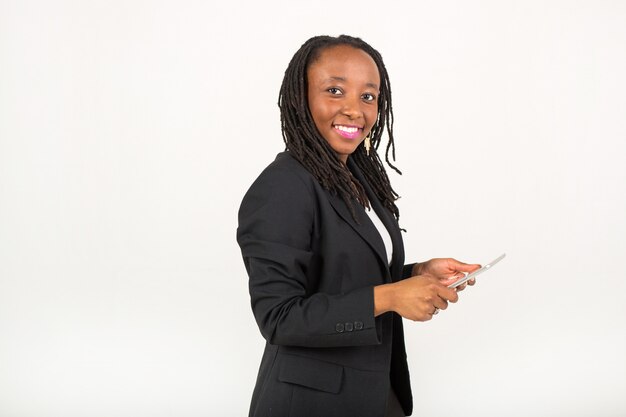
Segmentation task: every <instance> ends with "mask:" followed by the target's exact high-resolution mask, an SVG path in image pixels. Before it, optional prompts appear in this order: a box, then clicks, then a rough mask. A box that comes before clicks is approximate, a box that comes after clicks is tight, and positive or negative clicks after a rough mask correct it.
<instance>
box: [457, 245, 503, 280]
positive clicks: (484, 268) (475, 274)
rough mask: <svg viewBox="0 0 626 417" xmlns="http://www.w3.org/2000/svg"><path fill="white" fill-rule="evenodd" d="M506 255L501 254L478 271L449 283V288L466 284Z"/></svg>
mask: <svg viewBox="0 0 626 417" xmlns="http://www.w3.org/2000/svg"><path fill="white" fill-rule="evenodd" d="M505 256H506V253H503V254H502V255H500V256H498V257H497V258H496V259H494V260H493V261H491V262H489V263H488V264H487V265H484V266H483V267H482V268H480V269H477V270H476V271H474V272H472V273H470V274H467V275H465V276H464V277H463V278H461V279H459V280H458V281H454V282H453V283H452V284H450V285H448V288H456V287H458V286H459V285H461V284H465V283H466V282H467V281H469V280H470V279H472V278H476V277H477V276H478V275H480V274H482V273H483V272H485V271H487V270H488V269H490V268H491V267H492V266H494V265H495V264H497V263H498V262H500V261H501V260H502V259H504V257H505Z"/></svg>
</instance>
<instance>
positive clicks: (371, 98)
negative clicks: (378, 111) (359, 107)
mask: <svg viewBox="0 0 626 417" xmlns="http://www.w3.org/2000/svg"><path fill="white" fill-rule="evenodd" d="M361 97H362V98H363V100H365V101H375V100H376V96H375V95H374V94H372V93H365V94H363V95H362V96H361Z"/></svg>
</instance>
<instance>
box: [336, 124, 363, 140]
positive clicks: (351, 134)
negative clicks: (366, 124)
mask: <svg viewBox="0 0 626 417" xmlns="http://www.w3.org/2000/svg"><path fill="white" fill-rule="evenodd" d="M333 129H335V132H337V133H338V134H339V135H341V136H343V137H344V138H347V139H356V138H358V137H359V136H361V132H362V131H363V128H361V127H359V126H351V125H333Z"/></svg>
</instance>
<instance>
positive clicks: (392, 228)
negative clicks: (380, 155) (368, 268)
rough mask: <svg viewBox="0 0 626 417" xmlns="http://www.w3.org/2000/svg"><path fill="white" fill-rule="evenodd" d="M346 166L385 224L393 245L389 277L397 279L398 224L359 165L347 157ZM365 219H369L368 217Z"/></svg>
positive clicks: (401, 246) (401, 249)
mask: <svg viewBox="0 0 626 417" xmlns="http://www.w3.org/2000/svg"><path fill="white" fill-rule="evenodd" d="M348 167H349V168H350V171H352V174H353V175H354V177H355V178H356V179H357V180H359V182H360V183H361V185H362V186H363V188H364V189H365V192H366V193H367V196H368V198H369V200H370V205H371V207H372V208H373V209H374V211H375V212H376V214H377V215H378V217H379V218H380V220H381V221H382V223H383V224H384V225H385V228H386V229H387V231H388V232H389V235H390V236H391V243H392V245H393V251H392V255H391V260H390V262H391V266H390V268H391V277H392V280H393V281H397V280H399V279H400V277H401V276H402V267H403V266H404V243H403V242H402V236H401V235H400V226H399V225H398V222H397V221H396V219H395V218H394V217H393V214H392V213H391V212H390V211H389V210H387V209H386V208H385V207H384V206H383V205H382V203H381V202H380V200H378V197H377V196H376V193H374V190H372V188H371V187H370V185H369V183H368V182H367V180H366V179H365V177H364V176H363V173H362V172H361V170H360V169H359V167H358V166H357V165H356V164H355V163H353V162H352V161H351V160H350V158H348ZM359 207H360V206H359ZM365 216H367V214H365ZM367 220H368V221H370V220H369V218H368V219H367ZM370 223H371V221H370ZM374 228H375V227H374ZM376 235H377V236H378V237H379V239H380V235H379V233H378V231H376ZM383 248H384V244H383ZM385 258H386V256H385Z"/></svg>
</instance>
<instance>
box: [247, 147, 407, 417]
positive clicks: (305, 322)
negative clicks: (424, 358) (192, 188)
mask: <svg viewBox="0 0 626 417" xmlns="http://www.w3.org/2000/svg"><path fill="white" fill-rule="evenodd" d="M348 168H349V169H350V170H351V171H352V173H353V175H354V176H355V177H356V178H357V179H358V180H359V181H360V182H361V184H363V186H364V188H365V190H366V192H367V194H368V197H369V199H370V204H371V206H372V207H373V209H374V210H375V211H376V213H377V214H378V216H379V217H380V218H381V220H382V222H383V224H384V225H385V227H386V228H387V230H388V231H389V234H390V235H391V239H392V242H393V256H392V259H391V264H390V265H389V264H388V262H387V259H386V258H387V256H386V253H385V247H384V244H383V241H382V238H381V237H380V234H379V233H378V231H377V230H376V228H375V226H374V225H373V223H372V222H371V220H370V219H369V217H368V215H367V213H366V212H365V210H364V209H363V207H362V206H360V205H359V204H358V203H356V202H355V203H354V205H353V207H354V209H355V211H356V218H357V220H358V222H357V221H355V220H354V219H353V217H352V214H351V213H350V209H349V208H348V206H347V205H346V204H345V203H344V201H343V200H342V199H341V198H340V197H339V196H336V195H332V194H331V193H330V192H328V191H327V190H325V189H323V188H322V187H321V185H320V184H319V183H318V181H317V180H316V179H315V178H314V177H313V176H312V175H311V173H310V172H309V171H308V170H307V169H305V168H304V167H303V166H302V165H301V164H300V163H299V162H298V161H296V160H295V159H294V158H293V157H292V156H291V155H290V154H289V153H288V152H283V153H281V154H279V155H278V156H277V158H276V160H275V161H274V162H273V163H272V164H270V165H269V166H268V167H267V168H266V169H265V170H264V171H263V172H262V173H261V175H260V176H259V177H258V178H257V179H256V181H255V182H254V183H253V184H252V186H251V187H250V189H249V190H248V192H247V193H246V195H245V197H244V199H243V201H242V204H241V207H240V210H239V227H238V229H237V241H238V243H239V245H240V247H241V251H242V255H243V259H244V263H245V266H246V270H247V272H248V275H249V290H250V297H251V304H252V311H253V313H254V316H255V318H256V321H257V324H258V326H259V329H260V330H261V334H262V335H263V337H264V338H265V339H266V346H265V351H264V354H263V358H262V360H261V366H260V369H259V374H258V378H257V382H256V386H255V389H254V392H253V395H252V402H251V406H250V416H253V417H266V416H273V417H287V416H294V417H307V416H311V417H333V416H337V417H339V416H340V417H348V416H358V417H368V416H371V417H381V416H383V415H384V414H385V409H386V402H387V398H388V392H389V388H390V384H391V386H392V387H393V389H394V391H395V392H396V395H397V396H398V399H399V401H400V403H401V405H402V408H403V409H404V412H405V413H406V414H407V415H410V414H411V411H412V407H413V403H412V396H411V387H410V382H409V372H408V367H407V362H406V353H405V348H404V335H403V330H402V320H401V317H400V316H398V315H397V314H396V313H391V312H390V313H386V314H383V315H380V316H379V317H374V292H373V287H374V286H376V285H380V284H383V283H388V282H392V281H397V280H400V279H403V278H406V277H408V276H410V271H411V268H412V265H406V266H404V265H403V264H404V248H403V244H402V237H401V235H400V229H399V227H398V224H397V222H396V220H395V218H394V217H393V215H392V214H391V213H390V212H389V211H388V210H386V209H385V208H384V207H383V206H382V204H381V203H380V201H379V200H377V198H376V197H375V195H374V193H373V192H372V190H371V188H370V187H369V185H368V184H367V182H366V180H365V179H364V177H363V175H362V174H361V172H360V171H359V169H358V167H356V165H355V164H354V163H352V162H351V161H350V158H348Z"/></svg>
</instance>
